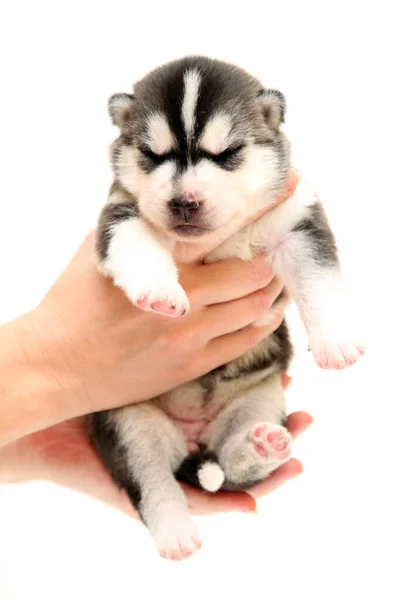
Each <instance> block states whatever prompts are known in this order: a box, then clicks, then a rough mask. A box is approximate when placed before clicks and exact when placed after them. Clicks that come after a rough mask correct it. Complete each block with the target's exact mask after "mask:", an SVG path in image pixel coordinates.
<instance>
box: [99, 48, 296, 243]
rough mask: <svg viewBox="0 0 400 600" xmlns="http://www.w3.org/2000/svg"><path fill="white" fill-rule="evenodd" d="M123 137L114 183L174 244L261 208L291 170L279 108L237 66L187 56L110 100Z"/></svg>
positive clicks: (116, 148) (276, 98)
mask: <svg viewBox="0 0 400 600" xmlns="http://www.w3.org/2000/svg"><path fill="white" fill-rule="evenodd" d="M109 112H110V116H111V118H112V121H113V123H114V124H115V125H117V126H118V127H119V129H120V136H119V138H118V139H117V140H116V141H115V142H114V144H113V146H112V153H111V155H112V164H113V169H114V172H115V176H116V178H117V179H118V180H119V181H120V183H121V184H122V186H123V187H124V188H126V189H127V190H128V191H129V192H130V193H131V194H133V195H134V196H135V197H136V198H137V200H138V202H139V207H140V210H141V212H142V214H143V216H144V217H145V218H147V219H148V220H149V221H150V222H152V223H153V224H154V225H155V226H156V227H158V228H160V229H162V230H164V231H165V232H167V233H168V234H169V235H171V236H173V237H175V238H179V239H183V238H184V239H193V240H194V239H196V238H197V237H198V236H203V235H207V234H209V233H211V232H213V231H215V230H216V229H219V228H220V227H222V226H223V225H225V224H226V223H227V222H228V221H230V220H231V219H232V218H233V217H234V216H236V215H237V214H238V213H243V215H244V216H247V215H250V214H252V212H255V211H257V210H259V209H260V208H262V206H263V204H262V203H261V204H260V202H262V199H263V198H264V199H265V198H267V195H268V194H269V198H271V194H273V193H275V192H276V191H277V190H278V189H279V188H280V186H281V185H282V183H283V181H284V179H285V176H286V173H287V170H288V164H289V149H288V143H287V141H286V138H285V137H284V135H283V133H282V132H281V131H280V125H281V123H282V122H283V120H284V113H285V101H284V97H283V95H282V94H281V93H280V92H278V91H276V90H265V89H263V87H262V86H261V84H260V82H259V81H258V80H257V79H255V78H254V77H252V76H251V75H249V74H247V73H246V72H245V71H243V70H242V69H240V68H238V67H235V66H233V65H228V64H226V63H223V62H221V61H216V60H211V59H207V58H201V57H190V58H186V59H182V60H179V61H174V62H172V63H169V64H167V65H164V66H162V67H159V68H158V69H156V70H154V71H152V72H151V73H149V74H148V75H147V76H146V77H145V78H144V79H142V80H141V81H139V82H138V83H137V84H136V85H135V86H134V93H133V94H115V95H114V96H112V97H111V98H110V100H109Z"/></svg>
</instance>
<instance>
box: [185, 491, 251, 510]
mask: <svg viewBox="0 0 400 600" xmlns="http://www.w3.org/2000/svg"><path fill="white" fill-rule="evenodd" d="M181 485H182V489H183V491H184V492H185V494H186V498H187V501H188V506H189V510H190V512H191V513H192V514H193V515H208V514H214V513H226V512H246V513H255V512H256V511H257V505H256V501H255V500H254V498H253V497H252V496H250V495H249V494H246V493H245V492H228V491H221V492H217V493H216V494H208V493H207V492H204V491H202V490H198V489H196V488H194V487H191V486H190V485H186V484H183V483H182V484H181Z"/></svg>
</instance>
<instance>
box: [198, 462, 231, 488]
mask: <svg viewBox="0 0 400 600" xmlns="http://www.w3.org/2000/svg"><path fill="white" fill-rule="evenodd" d="M197 476H198V478H199V481H200V485H201V487H202V488H203V489H204V490H206V491H207V492H216V491H218V490H219V488H220V487H221V485H222V484H223V483H224V479H225V475H224V472H223V470H222V469H221V467H220V466H219V465H218V464H217V463H214V462H206V463H204V465H202V466H201V467H200V469H199V472H198V473H197Z"/></svg>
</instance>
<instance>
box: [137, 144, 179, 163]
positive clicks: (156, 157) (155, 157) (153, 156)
mask: <svg viewBox="0 0 400 600" xmlns="http://www.w3.org/2000/svg"><path fill="white" fill-rule="evenodd" d="M139 150H140V152H141V154H142V155H143V156H144V157H145V158H148V159H149V160H151V161H153V162H155V163H158V162H162V161H164V160H167V159H168V158H171V157H172V152H165V153H164V154H157V153H156V152H153V151H152V150H150V148H146V147H141V148H139Z"/></svg>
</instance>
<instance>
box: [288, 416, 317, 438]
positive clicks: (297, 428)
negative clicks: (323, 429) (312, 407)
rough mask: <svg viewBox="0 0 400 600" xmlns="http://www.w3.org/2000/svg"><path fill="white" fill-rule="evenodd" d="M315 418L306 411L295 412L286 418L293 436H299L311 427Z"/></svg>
mask: <svg viewBox="0 0 400 600" xmlns="http://www.w3.org/2000/svg"><path fill="white" fill-rule="evenodd" d="M313 421H314V419H313V418H312V416H311V415H309V414H308V413H306V412H304V411H298V412H294V413H292V414H291V415H289V416H288V418H287V420H286V427H287V428H288V430H289V431H290V433H291V434H292V436H293V438H295V439H296V438H297V437H298V436H299V435H301V434H302V433H303V432H304V431H305V430H306V429H308V428H309V427H310V425H311V424H312V423H313Z"/></svg>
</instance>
